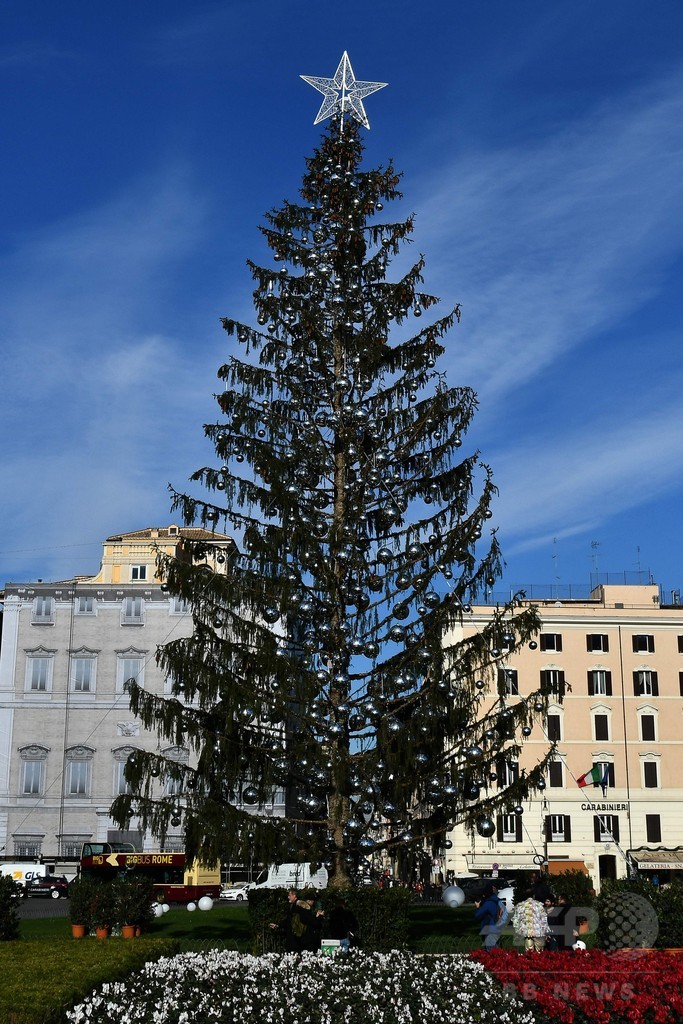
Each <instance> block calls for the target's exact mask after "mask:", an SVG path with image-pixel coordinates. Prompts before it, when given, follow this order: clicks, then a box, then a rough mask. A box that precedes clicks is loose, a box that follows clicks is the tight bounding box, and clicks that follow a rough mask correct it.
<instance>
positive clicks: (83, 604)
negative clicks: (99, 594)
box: [74, 594, 95, 615]
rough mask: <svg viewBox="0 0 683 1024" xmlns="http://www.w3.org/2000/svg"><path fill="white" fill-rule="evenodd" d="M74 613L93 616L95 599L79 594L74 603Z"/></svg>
mask: <svg viewBox="0 0 683 1024" xmlns="http://www.w3.org/2000/svg"><path fill="white" fill-rule="evenodd" d="M74 612H75V614H76V615H94V614H95V598H94V597H86V596H85V595H83V594H79V596H78V597H77V598H76V600H75V602H74Z"/></svg>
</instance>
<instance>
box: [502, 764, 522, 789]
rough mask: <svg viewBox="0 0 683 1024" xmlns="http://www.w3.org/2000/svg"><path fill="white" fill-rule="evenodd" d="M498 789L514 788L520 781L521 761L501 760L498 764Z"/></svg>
mask: <svg viewBox="0 0 683 1024" xmlns="http://www.w3.org/2000/svg"><path fill="white" fill-rule="evenodd" d="M497 767H498V788H499V789H504V788H505V787H506V786H513V785H514V784H515V782H517V781H518V779H519V761H505V760H504V759H502V758H501V760H500V761H499V762H498V765H497Z"/></svg>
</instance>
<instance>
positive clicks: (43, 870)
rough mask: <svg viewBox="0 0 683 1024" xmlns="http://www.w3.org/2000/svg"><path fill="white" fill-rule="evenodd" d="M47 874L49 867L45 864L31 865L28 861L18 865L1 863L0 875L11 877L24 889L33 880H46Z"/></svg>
mask: <svg viewBox="0 0 683 1024" xmlns="http://www.w3.org/2000/svg"><path fill="white" fill-rule="evenodd" d="M46 874H47V867H46V866H45V864H38V863H35V864H31V863H28V862H26V861H24V862H23V863H17V864H3V863H0V875H9V876H10V878H13V879H14V881H15V882H18V883H19V885H20V886H21V887H22V889H23V888H25V887H26V883H27V882H30V881H31V879H33V878H44V877H45V875H46Z"/></svg>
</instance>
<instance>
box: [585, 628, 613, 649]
mask: <svg viewBox="0 0 683 1024" xmlns="http://www.w3.org/2000/svg"><path fill="white" fill-rule="evenodd" d="M586 650H587V651H588V652H589V653H590V654H592V653H594V652H597V651H600V652H601V653H603V654H606V653H607V652H608V651H609V637H608V636H607V634H606V633H587V634H586Z"/></svg>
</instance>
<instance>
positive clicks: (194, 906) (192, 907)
mask: <svg viewBox="0 0 683 1024" xmlns="http://www.w3.org/2000/svg"><path fill="white" fill-rule="evenodd" d="M187 909H188V910H189V911H192V910H196V909H197V904H196V903H188V904H187Z"/></svg>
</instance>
